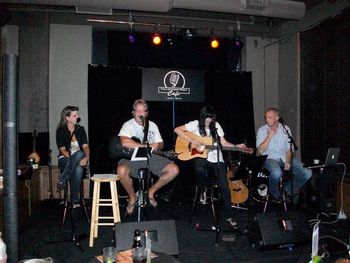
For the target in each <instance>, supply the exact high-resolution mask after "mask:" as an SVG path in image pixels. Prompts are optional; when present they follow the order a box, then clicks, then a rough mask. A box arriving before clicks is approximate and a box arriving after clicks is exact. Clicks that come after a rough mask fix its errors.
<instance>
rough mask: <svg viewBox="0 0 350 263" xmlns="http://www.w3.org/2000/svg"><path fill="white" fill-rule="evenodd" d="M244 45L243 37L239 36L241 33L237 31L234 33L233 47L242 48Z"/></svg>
mask: <svg viewBox="0 0 350 263" xmlns="http://www.w3.org/2000/svg"><path fill="white" fill-rule="evenodd" d="M243 46H244V44H243V42H242V41H241V38H240V37H239V35H238V34H237V32H235V33H234V35H233V48H234V49H237V50H240V49H242V48H243Z"/></svg>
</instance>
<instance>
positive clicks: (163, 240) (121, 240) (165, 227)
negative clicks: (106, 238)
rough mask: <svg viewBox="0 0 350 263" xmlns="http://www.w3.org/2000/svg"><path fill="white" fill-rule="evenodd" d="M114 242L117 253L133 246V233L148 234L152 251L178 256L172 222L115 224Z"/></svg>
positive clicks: (174, 229)
mask: <svg viewBox="0 0 350 263" xmlns="http://www.w3.org/2000/svg"><path fill="white" fill-rule="evenodd" d="M114 229H115V230H114V231H115V241H116V247H117V249H118V251H120V250H126V249H130V248H131V246H132V244H133V239H134V231H135V229H139V230H140V231H141V235H142V233H144V231H145V230H147V231H148V232H149V235H150V237H151V240H152V250H153V251H158V252H162V253H166V254H169V255H178V254H179V247H178V243H177V233H176V226H175V221H174V220H159V221H143V222H127V223H119V224H115V228H114Z"/></svg>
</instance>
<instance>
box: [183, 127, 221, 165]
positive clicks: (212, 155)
mask: <svg viewBox="0 0 350 263" xmlns="http://www.w3.org/2000/svg"><path fill="white" fill-rule="evenodd" d="M185 127H186V130H187V131H189V132H192V133H193V134H195V135H198V136H201V135H200V133H199V121H198V120H194V121H190V122H189V123H186V124H185ZM215 128H216V129H217V132H218V135H219V137H223V136H224V131H223V129H222V128H221V125H220V124H219V123H218V122H216V123H215ZM205 133H206V134H207V136H209V134H210V130H209V128H206V129H205ZM214 145H216V143H215V144H214ZM219 160H220V162H224V159H223V157H222V152H221V151H220V152H219ZM207 161H208V162H211V163H216V162H217V150H210V151H209V152H208V157H207Z"/></svg>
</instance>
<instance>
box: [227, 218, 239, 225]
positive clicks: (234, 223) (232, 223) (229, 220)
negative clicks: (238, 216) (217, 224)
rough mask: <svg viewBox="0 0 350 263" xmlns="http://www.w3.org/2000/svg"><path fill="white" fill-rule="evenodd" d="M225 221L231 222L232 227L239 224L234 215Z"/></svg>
mask: <svg viewBox="0 0 350 263" xmlns="http://www.w3.org/2000/svg"><path fill="white" fill-rule="evenodd" d="M225 221H226V222H227V223H229V224H230V226H231V227H236V226H237V221H236V220H234V219H233V218H232V217H230V218H226V219H225Z"/></svg>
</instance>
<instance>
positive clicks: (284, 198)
mask: <svg viewBox="0 0 350 263" xmlns="http://www.w3.org/2000/svg"><path fill="white" fill-rule="evenodd" d="M284 181H285V174H282V176H281V178H280V181H279V190H280V193H281V197H282V204H283V207H284V211H285V212H287V211H288V209H287V198H286V191H285V190H284ZM269 196H270V193H268V194H267V195H266V197H265V204H264V209H263V213H265V212H266V209H267V205H268V203H269Z"/></svg>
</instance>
